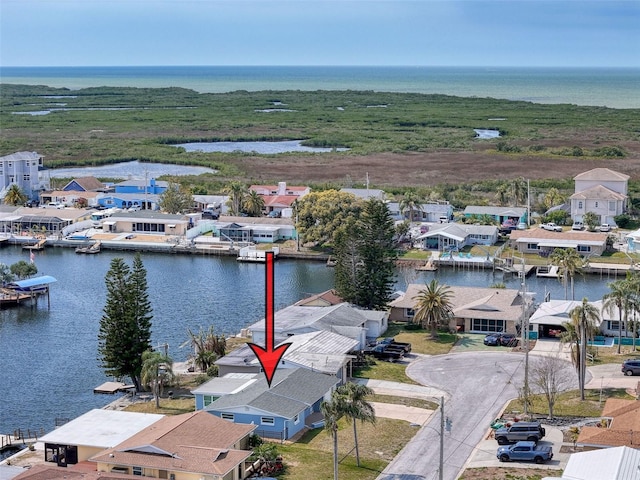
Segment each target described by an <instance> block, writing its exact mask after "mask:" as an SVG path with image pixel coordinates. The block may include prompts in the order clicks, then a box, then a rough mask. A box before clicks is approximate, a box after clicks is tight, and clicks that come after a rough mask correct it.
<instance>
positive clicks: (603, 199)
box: [570, 168, 629, 225]
mask: <svg viewBox="0 0 640 480" xmlns="http://www.w3.org/2000/svg"><path fill="white" fill-rule="evenodd" d="M574 180H575V193H574V194H573V195H571V197H570V201H571V218H573V220H574V221H583V217H584V214H585V213H587V212H593V213H595V214H596V215H598V217H599V218H600V223H608V224H610V225H615V224H616V223H615V221H614V219H613V217H615V216H616V215H620V214H622V213H624V212H625V211H626V209H627V199H628V195H627V191H628V182H629V175H625V174H623V173H619V172H614V171H613V170H609V169H608V168H594V169H593V170H589V171H587V172H584V173H581V174H579V175H576V176H575V177H574Z"/></svg>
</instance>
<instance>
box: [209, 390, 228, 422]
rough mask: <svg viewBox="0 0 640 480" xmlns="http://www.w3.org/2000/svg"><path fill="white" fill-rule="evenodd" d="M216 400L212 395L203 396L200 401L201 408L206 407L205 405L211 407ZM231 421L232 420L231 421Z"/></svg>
mask: <svg viewBox="0 0 640 480" xmlns="http://www.w3.org/2000/svg"><path fill="white" fill-rule="evenodd" d="M217 399H218V397H214V396H213V395H204V396H203V397H202V401H203V406H204V407H206V406H207V405H211V404H212V403H213V402H215V401H216V400H217ZM232 420H233V419H232Z"/></svg>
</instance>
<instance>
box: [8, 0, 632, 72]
mask: <svg viewBox="0 0 640 480" xmlns="http://www.w3.org/2000/svg"><path fill="white" fill-rule="evenodd" d="M134 65H390V66H392V65H419V66H537V67H541V66H552V67H554V66H555V67H558V66H567V67H581V66H585V67H587V66H589V67H593V66H595V67H640V1H639V0H625V1H616V0H611V1H609V0H600V1H588V0H587V1H584V0H551V1H542V0H466V1H460V0H391V1H388V0H284V1H281V0H232V1H227V0H0V66H134Z"/></svg>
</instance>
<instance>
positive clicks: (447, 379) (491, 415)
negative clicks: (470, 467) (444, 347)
mask: <svg viewBox="0 0 640 480" xmlns="http://www.w3.org/2000/svg"><path fill="white" fill-rule="evenodd" d="M539 358H540V357H536V356H535V355H531V354H530V355H529V362H530V370H529V371H530V372H531V370H532V368H533V366H534V365H535V362H536V361H537V360H538V359H539ZM524 363H525V355H523V354H522V353H491V352H479V353H476V352H467V353H459V354H449V355H438V356H433V357H426V358H422V359H419V360H417V361H415V362H413V363H412V364H411V365H409V366H408V367H407V375H408V376H409V377H411V378H412V379H413V380H415V381H417V382H419V383H420V384H422V385H429V386H430V387H434V388H437V389H439V390H441V391H443V392H444V393H445V395H444V397H445V405H444V414H445V416H446V417H448V418H449V419H450V420H451V431H450V432H445V434H444V459H443V466H444V468H443V475H442V478H443V479H444V480H455V479H456V478H457V477H458V475H459V474H460V473H461V471H462V470H463V469H464V467H465V464H466V462H467V460H468V459H469V458H470V456H471V454H472V452H473V450H474V448H475V447H476V446H477V445H478V443H479V442H480V441H482V440H483V438H484V436H485V435H486V433H487V430H488V428H489V426H490V425H491V422H492V421H493V420H494V419H495V418H497V417H498V416H499V415H500V414H501V412H502V409H503V408H504V405H505V404H506V402H508V401H509V400H511V399H513V398H516V397H517V396H518V390H519V389H521V388H522V386H523V383H524ZM568 388H577V381H576V382H575V384H574V385H570V386H568ZM440 422H441V415H440V413H439V412H436V413H435V414H434V415H433V416H432V417H431V419H430V420H429V421H428V422H427V423H426V424H425V425H424V426H423V427H422V428H421V429H420V430H419V431H418V433H417V434H416V436H415V437H414V438H413V439H412V440H411V441H410V442H409V443H408V444H407V445H406V446H405V448H404V449H403V450H402V451H401V452H400V453H399V454H398V455H397V456H396V458H395V459H394V460H393V461H392V462H391V463H390V464H389V465H388V466H387V468H385V470H384V471H383V472H382V474H380V476H378V480H438V479H439V478H440V476H439V465H440Z"/></svg>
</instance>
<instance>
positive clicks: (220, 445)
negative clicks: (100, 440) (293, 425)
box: [91, 411, 256, 475]
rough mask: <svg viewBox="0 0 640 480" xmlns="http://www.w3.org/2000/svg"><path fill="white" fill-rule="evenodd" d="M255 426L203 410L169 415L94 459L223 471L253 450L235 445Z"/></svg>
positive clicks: (108, 461) (233, 466) (217, 473)
mask: <svg viewBox="0 0 640 480" xmlns="http://www.w3.org/2000/svg"><path fill="white" fill-rule="evenodd" d="M255 428H256V426H255V425H247V424H241V423H233V422H229V421H227V420H223V419H221V418H218V417H216V416H214V415H211V414H210V413H208V412H204V411H198V412H193V413H185V414H183V415H175V416H167V417H164V418H163V419H162V420H159V421H158V422H156V423H155V424H153V425H151V426H150V427H148V428H146V429H144V430H142V431H141V432H140V433H138V434H136V435H133V436H132V437H130V438H128V439H127V440H125V441H123V442H121V443H120V444H118V445H116V446H115V447H114V448H111V449H108V450H106V451H104V452H101V453H100V454H98V455H96V456H94V457H92V458H91V460H92V461H96V462H103V463H109V464H118V465H138V466H142V467H147V468H156V469H161V470H174V471H175V470H178V471H183V472H194V473H199V474H213V475H224V474H226V473H227V472H229V471H230V470H232V469H234V468H235V467H236V466H237V465H238V464H239V463H241V462H243V461H244V460H245V459H246V458H248V457H249V455H250V454H251V452H249V451H245V450H235V449H233V447H234V445H236V444H237V443H239V442H240V441H241V440H242V439H243V438H245V437H246V436H248V435H249V434H250V433H251V432H252V431H253V430H254V429H255ZM111 455H113V456H111Z"/></svg>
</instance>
